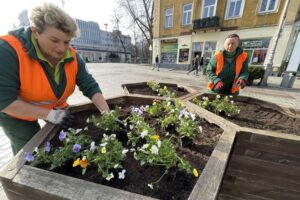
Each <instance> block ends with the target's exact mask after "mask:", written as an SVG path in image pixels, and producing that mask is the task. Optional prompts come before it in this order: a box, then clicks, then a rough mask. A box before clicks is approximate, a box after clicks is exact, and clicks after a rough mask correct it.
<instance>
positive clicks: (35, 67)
mask: <svg viewBox="0 0 300 200" xmlns="http://www.w3.org/2000/svg"><path fill="white" fill-rule="evenodd" d="M0 39H2V40H5V41H6V42H8V44H9V45H10V46H11V47H12V48H14V49H15V51H16V53H17V55H18V59H19V76H20V89H19V94H18V98H19V99H21V100H23V101H25V102H27V103H30V104H33V105H36V106H39V107H43V108H49V109H52V108H65V107H66V106H68V104H67V98H68V97H69V96H70V95H71V94H72V93H73V92H74V90H75V86H76V75H77V71H78V64H77V59H76V52H75V50H74V49H72V48H70V49H71V52H72V55H73V58H74V59H73V60H72V61H70V62H68V63H65V65H64V70H65V74H66V79H67V81H66V88H65V90H64V93H63V95H62V96H61V97H60V98H59V99H58V98H57V97H56V96H55V94H54V92H53V90H52V88H51V85H50V83H49V81H48V78H47V76H46V74H45V72H44V70H43V68H42V66H41V64H40V63H39V62H38V61H37V60H35V59H33V58H31V57H30V56H28V55H27V52H26V49H24V48H23V45H22V44H21V42H20V41H19V40H18V39H17V38H16V37H14V36H12V35H5V36H2V37H0ZM10 116H12V117H14V118H18V119H22V120H27V121H35V120H37V119H33V118H24V117H19V116H14V115H10Z"/></svg>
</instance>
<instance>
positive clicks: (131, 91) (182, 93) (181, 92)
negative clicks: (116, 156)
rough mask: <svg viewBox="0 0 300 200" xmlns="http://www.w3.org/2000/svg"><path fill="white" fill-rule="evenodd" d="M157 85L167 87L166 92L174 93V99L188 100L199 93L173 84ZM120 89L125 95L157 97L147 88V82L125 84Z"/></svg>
mask: <svg viewBox="0 0 300 200" xmlns="http://www.w3.org/2000/svg"><path fill="white" fill-rule="evenodd" d="M159 85H160V87H161V88H163V87H164V86H167V87H168V90H169V91H171V92H174V93H175V95H176V97H178V98H180V99H185V98H188V97H189V96H191V95H193V94H195V93H197V92H199V91H197V90H195V89H193V88H191V87H187V86H180V85H178V84H174V83H159ZM122 88H123V90H124V94H125V95H146V96H155V97H158V96H157V93H156V92H154V91H152V90H151V88H149V87H148V86H147V82H139V83H127V84H123V85H122Z"/></svg>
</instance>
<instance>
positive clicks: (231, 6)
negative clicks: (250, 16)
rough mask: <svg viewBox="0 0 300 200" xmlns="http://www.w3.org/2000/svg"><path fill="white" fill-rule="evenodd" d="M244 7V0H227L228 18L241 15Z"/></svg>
mask: <svg viewBox="0 0 300 200" xmlns="http://www.w3.org/2000/svg"><path fill="white" fill-rule="evenodd" d="M243 9H244V0H229V1H228V2H227V9H226V19H230V18H238V17H241V16H242V13H243Z"/></svg>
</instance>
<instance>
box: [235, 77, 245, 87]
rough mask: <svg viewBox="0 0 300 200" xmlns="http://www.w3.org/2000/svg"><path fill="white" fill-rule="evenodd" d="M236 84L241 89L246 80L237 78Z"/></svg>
mask: <svg viewBox="0 0 300 200" xmlns="http://www.w3.org/2000/svg"><path fill="white" fill-rule="evenodd" d="M236 84H238V85H239V86H240V87H241V88H242V89H243V88H244V87H245V86H246V81H245V80H243V79H239V80H238V81H237V82H236Z"/></svg>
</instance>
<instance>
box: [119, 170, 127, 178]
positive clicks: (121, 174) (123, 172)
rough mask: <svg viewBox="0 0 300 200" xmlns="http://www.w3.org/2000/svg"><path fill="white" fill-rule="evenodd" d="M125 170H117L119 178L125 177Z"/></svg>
mask: <svg viewBox="0 0 300 200" xmlns="http://www.w3.org/2000/svg"><path fill="white" fill-rule="evenodd" d="M125 172H126V170H125V169H123V170H122V171H121V172H119V179H124V178H125Z"/></svg>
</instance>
